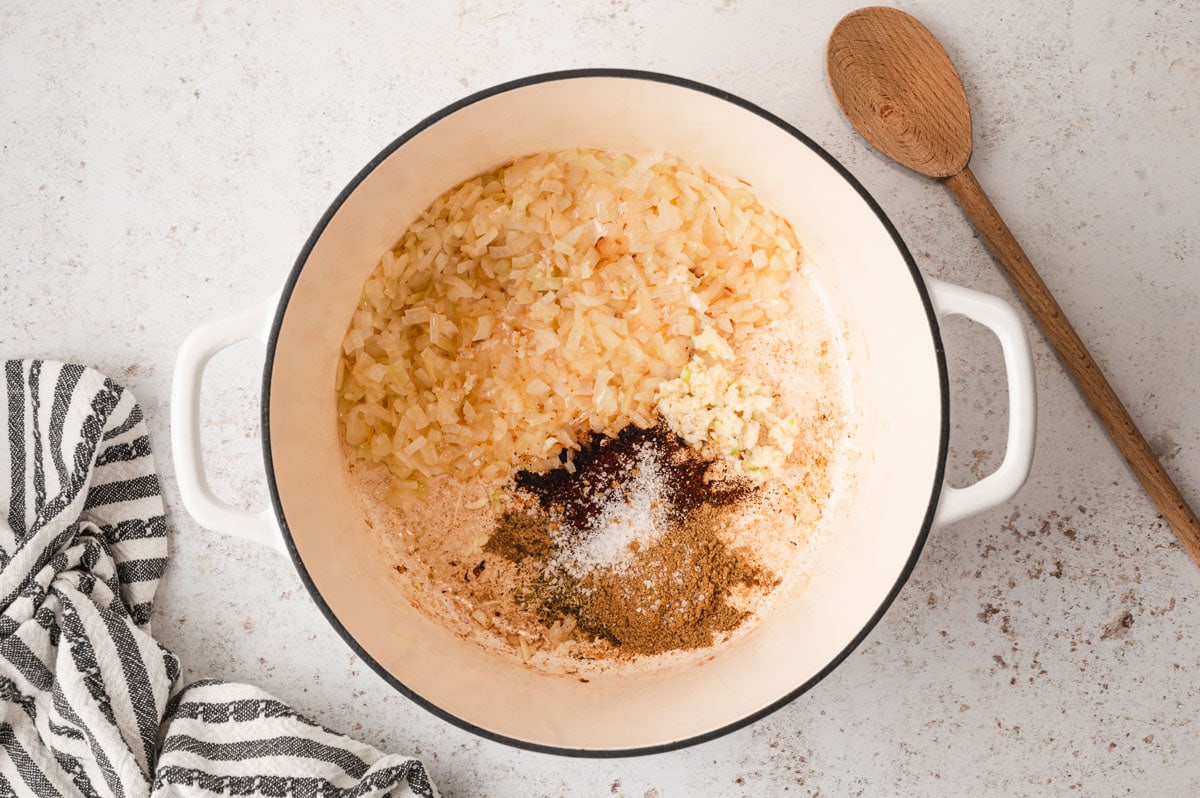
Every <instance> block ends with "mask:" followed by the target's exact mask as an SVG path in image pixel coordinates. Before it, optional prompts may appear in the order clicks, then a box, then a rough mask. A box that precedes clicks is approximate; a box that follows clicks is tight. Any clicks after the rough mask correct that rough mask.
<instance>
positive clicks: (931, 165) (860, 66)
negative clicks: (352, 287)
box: [826, 7, 1200, 564]
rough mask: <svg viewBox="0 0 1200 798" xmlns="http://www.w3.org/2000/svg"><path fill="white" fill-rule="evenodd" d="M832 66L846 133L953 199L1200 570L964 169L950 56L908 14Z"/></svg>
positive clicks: (1186, 533) (1134, 432)
mask: <svg viewBox="0 0 1200 798" xmlns="http://www.w3.org/2000/svg"><path fill="white" fill-rule="evenodd" d="M826 65H827V68H828V70H829V82H830V84H831V85H832V86H833V93H834V94H835V95H836V96H837V100H838V104H839V105H841V106H842V111H843V112H845V114H846V117H847V118H848V119H849V120H850V124H852V125H854V127H855V128H856V129H857V130H858V132H859V133H861V134H862V135H863V137H864V138H866V140H867V141H869V142H870V143H871V144H872V145H873V146H874V147H875V148H876V149H878V150H879V151H880V152H882V153H883V154H884V155H886V156H887V157H889V158H891V159H892V160H894V161H896V162H898V163H900V164H901V165H903V166H906V167H908V168H909V169H912V170H913V171H914V172H917V173H919V174H922V175H925V176H926V177H933V178H937V179H939V180H941V181H943V182H944V183H945V184H946V187H947V188H949V189H950V191H951V193H953V194H954V197H955V199H957V200H958V203H959V205H961V206H962V209H963V212H964V213H965V214H966V216H967V218H968V219H970V220H971V224H973V225H974V226H975V229H976V230H977V231H978V232H979V234H980V235H981V236H982V237H983V240H984V241H985V242H986V243H987V246H988V249H990V250H991V252H992V254H993V255H994V256H995V258H996V260H997V261H999V263H1000V265H1001V266H1002V267H1004V271H1005V272H1006V273H1007V274H1008V279H1009V280H1010V281H1011V282H1012V285H1013V288H1015V289H1016V291H1017V293H1018V294H1020V296H1021V299H1022V300H1023V301H1024V302H1025V305H1026V307H1028V308H1029V311H1030V313H1032V314H1033V317H1034V319H1035V320H1036V321H1037V323H1038V324H1039V326H1040V327H1041V328H1042V333H1043V334H1044V335H1045V336H1046V339H1047V340H1048V341H1049V342H1050V345H1051V346H1052V347H1054V351H1055V352H1057V353H1058V356H1059V358H1060V359H1061V360H1062V363H1063V365H1064V366H1066V368H1067V371H1068V372H1069V373H1070V375H1071V377H1072V379H1074V380H1075V384H1076V385H1078V386H1079V390H1080V392H1081V393H1082V394H1083V397H1084V399H1086V400H1087V402H1088V404H1089V405H1091V407H1092V410H1093V411H1094V412H1095V413H1096V416H1097V418H1099V419H1100V423H1101V424H1103V425H1104V429H1105V430H1107V432H1108V435H1109V437H1110V438H1112V440H1113V443H1115V444H1116V445H1117V448H1118V449H1119V450H1120V451H1121V454H1122V455H1124V456H1125V460H1126V461H1127V462H1128V463H1129V466H1130V468H1132V469H1133V473H1134V474H1136V475H1137V477H1138V479H1139V480H1141V483H1142V486H1143V487H1144V488H1145V489H1146V492H1147V493H1148V494H1149V495H1150V498H1151V499H1153V500H1154V503H1155V504H1156V505H1158V509H1159V511H1160V512H1161V513H1162V514H1163V517H1164V518H1165V519H1166V520H1167V523H1169V524H1170V525H1171V528H1172V529H1174V530H1175V534H1176V535H1177V536H1178V537H1179V540H1180V542H1181V543H1182V544H1183V547H1184V548H1185V549H1186V550H1187V552H1188V554H1190V555H1191V556H1192V559H1193V560H1195V561H1196V562H1197V563H1198V564H1200V521H1197V519H1196V514H1195V513H1193V512H1192V510H1191V508H1189V507H1188V505H1187V502H1186V501H1184V499H1183V496H1181V495H1180V493H1179V488H1177V487H1175V483H1173V482H1172V481H1171V478H1170V477H1169V476H1167V472H1166V471H1165V470H1163V467H1162V463H1160V462H1159V461H1158V458H1157V457H1155V455H1154V452H1153V451H1152V450H1151V449H1150V445H1149V444H1148V443H1146V439H1145V438H1144V437H1142V434H1141V432H1139V431H1138V428H1137V426H1136V425H1135V424H1134V423H1133V419H1131V418H1130V417H1129V412H1128V411H1127V410H1126V409H1125V406H1124V405H1122V404H1121V400H1120V399H1118V398H1117V395H1116V393H1114V392H1113V389H1112V387H1111V386H1110V385H1109V384H1108V381H1107V380H1106V379H1105V378H1104V374H1102V373H1101V371H1100V367H1099V366H1097V365H1096V361H1095V360H1093V359H1092V356H1091V355H1090V354H1089V353H1088V351H1087V347H1085V346H1084V345H1083V341H1081V340H1079V335H1078V334H1076V332H1075V329H1074V328H1073V327H1072V326H1071V323H1070V322H1069V321H1068V320H1067V317H1066V315H1064V314H1063V311H1062V308H1060V307H1059V306H1058V303H1057V302H1056V301H1054V297H1053V295H1051V293H1050V289H1049V288H1047V287H1046V284H1045V283H1044V282H1042V278H1041V277H1039V276H1038V273H1037V271H1036V270H1035V269H1034V268H1033V264H1032V263H1030V262H1029V258H1028V257H1027V256H1026V255H1025V252H1024V251H1023V250H1022V249H1021V245H1020V244H1018V243H1017V240H1016V239H1015V238H1013V234H1012V233H1011V232H1009V229H1008V227H1007V225H1005V224H1004V220H1003V219H1001V218H1000V214H999V213H997V211H996V209H995V207H993V206H992V203H991V201H990V200H988V198H987V195H986V194H984V193H983V189H982V188H981V187H980V186H979V183H978V182H977V181H976V180H975V175H973V174H971V170H970V169H969V168H967V162H968V161H970V159H971V112H970V109H969V108H968V107H967V95H966V92H965V91H963V86H962V81H961V80H960V79H959V77H958V72H957V71H956V70H955V69H954V64H952V63H951V62H950V57H949V56H947V55H946V51H945V50H943V49H942V46H941V45H940V44H938V41H937V39H935V38H934V37H933V34H932V33H930V32H929V31H928V30H927V29H926V28H925V26H924V25H922V24H921V23H920V22H918V21H917V20H915V19H913V18H912V17H911V16H909V15H908V14H905V13H904V12H903V11H899V10H897V9H895V8H884V7H874V8H862V9H859V10H858V11H854V12H852V13H850V14H848V15H847V16H846V17H844V18H843V19H842V21H841V22H839V23H838V24H837V26H836V27H835V28H834V29H833V33H832V35H830V37H829V50H828V53H827V59H826Z"/></svg>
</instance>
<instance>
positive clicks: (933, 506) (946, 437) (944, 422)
mask: <svg viewBox="0 0 1200 798" xmlns="http://www.w3.org/2000/svg"><path fill="white" fill-rule="evenodd" d="M575 78H623V79H633V80H646V81H653V82H657V83H665V84H669V85H672V86H677V87H680V88H684V89H690V90H692V91H698V92H702V93H704V94H708V95H711V96H713V97H717V98H719V99H721V100H725V101H726V102H729V103H732V104H734V105H736V106H739V107H740V108H743V109H745V110H747V111H750V112H751V113H754V114H756V115H758V116H759V117H761V118H763V119H765V120H766V121H768V122H770V123H771V124H773V125H775V126H777V127H779V128H780V129H782V130H784V131H786V132H787V133H789V134H790V135H791V136H793V137H794V138H795V139H797V140H798V141H799V142H801V143H802V144H804V145H805V146H806V147H808V148H809V149H811V150H812V151H813V152H815V153H816V154H817V155H819V156H820V157H821V158H822V159H823V160H824V161H825V162H826V163H828V164H829V165H830V166H831V167H833V169H834V170H835V171H837V173H838V174H839V175H841V176H842V178H843V179H845V180H846V182H848V183H849V184H850V185H851V186H852V187H853V188H854V190H855V191H857V192H858V194H859V195H860V196H861V197H862V198H863V200H864V201H865V202H866V203H867V205H868V206H870V208H871V210H872V211H874V213H875V215H876V217H877V218H878V219H879V221H880V223H881V224H882V225H883V226H884V229H886V230H887V232H888V234H889V235H890V236H891V237H892V241H893V242H894V243H895V245H896V248H897V249H898V250H899V251H900V254H901V255H902V256H903V258H904V262H905V263H906V264H907V265H908V270H909V273H910V275H911V276H912V280H913V283H914V284H915V286H916V288H917V293H918V294H919V295H920V298H921V303H922V304H923V306H924V308H925V314H926V316H927V317H928V319H929V333H930V337H931V338H932V342H933V347H934V353H935V356H936V359H937V367H938V381H939V389H940V392H941V401H942V419H941V439H940V441H939V444H938V458H937V468H936V470H935V472H934V480H933V485H932V488H931V492H930V497H929V504H928V508H927V509H926V511H925V518H924V520H923V522H922V524H921V531H920V534H919V535H917V539H916V542H915V544H914V545H913V549H912V551H911V553H910V554H909V557H908V560H907V562H906V563H905V565H904V568H903V569H902V570H901V572H900V575H899V577H898V578H897V579H896V582H895V584H894V585H893V586H892V588H891V590H889V591H888V594H887V596H885V597H884V599H883V602H882V603H881V604H880V605H879V607H878V608H877V609H876V610H875V612H874V613H873V614H872V615H871V617H870V618H869V619H868V620H867V622H866V624H864V626H863V627H862V629H861V630H860V631H859V633H858V634H857V635H855V637H854V639H853V640H851V641H850V643H849V644H847V646H846V647H845V648H844V649H842V650H841V651H840V652H839V653H838V654H837V656H835V657H834V658H833V659H832V660H830V661H829V663H828V664H827V665H826V666H825V667H824V668H822V669H821V670H820V671H819V672H818V673H817V674H815V675H814V676H813V677H812V678H810V679H808V680H807V681H805V682H804V683H803V684H801V685H800V686H798V687H797V688H796V689H794V690H792V691H791V692H789V693H788V694H787V695H785V696H783V697H781V698H779V699H777V700H776V701H773V702H771V703H770V704H768V705H767V706H765V707H762V708H760V709H758V710H756V711H754V712H751V713H750V714H748V715H746V716H745V717H743V718H741V719H739V720H736V721H734V722H732V723H727V724H726V725H724V726H721V727H719V728H717V729H713V730H711V731H707V732H704V733H703V734H698V735H695V736H692V737H687V738H684V739H681V740H672V741H670V742H666V743H660V744H658V745H648V746H641V747H636V748H620V749H576V748H563V747H559V746H551V745H542V744H539V743H533V742H529V741H527V740H521V739H518V738H515V737H508V736H506V735H503V734H498V733H496V732H493V731H490V730H488V729H484V728H482V727H480V726H476V725H475V724H473V723H471V722H470V721H467V720H464V719H463V718H460V717H458V716H456V715H453V714H451V713H450V712H447V711H446V710H444V709H442V708H441V707H438V706H437V705H435V704H433V703H432V702H430V701H428V700H426V699H425V698H423V697H421V696H420V695H418V694H417V693H416V692H415V691H413V690H412V689H411V688H409V687H408V686H407V685H405V684H404V683H402V682H401V681H400V680H399V679H397V678H396V677H395V676H393V675H392V674H391V673H390V672H389V671H388V670H387V669H386V668H384V667H383V666H382V665H381V664H380V663H379V662H377V661H376V660H375V658H374V657H372V656H371V655H370V653H368V652H367V651H366V650H365V649H364V648H363V647H362V646H361V645H359V643H358V641H357V640H355V639H354V637H353V635H351V634H350V632H349V631H348V630H347V629H346V627H345V626H343V625H342V623H341V621H340V620H339V619H338V617H337V616H336V615H335V614H334V613H333V610H332V609H331V608H330V607H329V605H328V604H326V603H325V600H324V599H323V598H322V597H321V592H320V590H319V589H318V588H317V586H316V584H315V583H314V581H313V579H312V577H311V575H310V574H309V573H308V569H307V568H305V566H304V561H303V560H302V559H301V557H300V552H299V551H298V550H297V548H296V544H295V541H294V540H293V539H292V534H291V530H290V528H289V526H288V521H287V517H286V516H285V515H284V512H283V506H282V504H281V503H280V500H279V490H278V486H277V484H276V482H275V470H274V463H273V461H272V457H271V423H270V422H271V371H272V368H273V365H274V361H275V347H276V343H277V342H278V340H279V329H280V326H281V325H282V323H283V317H284V314H285V313H286V311H287V305H288V301H289V300H290V299H291V295H292V290H293V288H294V287H295V285H296V280H297V279H298V278H299V277H300V273H301V271H303V269H304V265H305V263H306V262H307V261H308V256H309V254H310V253H311V252H312V249H313V247H314V246H315V245H316V243H317V240H318V239H320V237H321V235H322V233H324V231H325V228H326V226H328V224H329V221H330V220H331V219H332V218H333V216H334V214H336V213H337V211H338V209H339V208H341V206H342V204H343V203H344V202H345V201H346V198H347V197H349V196H350V194H351V193H353V192H354V190H355V189H356V188H357V187H358V185H359V184H360V183H361V182H362V181H363V180H364V179H366V177H367V175H369V174H370V173H371V172H372V171H374V169H375V167H377V166H378V165H379V164H380V163H381V162H382V161H383V160H384V159H385V158H387V157H388V156H389V155H391V154H392V153H393V152H395V151H396V150H397V149H399V148H400V147H401V146H403V145H404V144H405V142H407V141H409V140H410V139H411V138H413V137H414V136H416V135H417V134H418V133H420V132H421V131H423V130H425V129H426V128H428V127H430V126H431V125H433V124H434V123H435V122H437V121H439V120H441V119H443V118H445V117H447V116H449V115H450V114H453V113H454V112H456V111H458V110H461V109H462V108H465V107H467V106H469V105H472V104H474V103H477V102H479V101H480V100H484V99H487V98H488V97H493V96H495V95H497V94H502V93H504V92H507V91H512V90H514V89H521V88H524V87H527V86H532V85H535V84H539V83H547V82H551V81H557V80H571V79H575ZM949 441H950V387H949V379H948V377H947V372H946V357H945V352H944V350H943V348H942V338H941V333H940V331H939V325H938V320H937V314H936V312H935V311H934V308H933V303H932V301H931V300H930V298H929V293H928V291H927V290H926V287H925V281H924V279H923V278H922V276H921V273H920V271H919V270H918V269H917V264H916V262H915V261H914V260H913V257H912V254H911V253H910V252H909V251H908V247H907V246H905V244H904V241H903V240H902V239H901V238H900V234H899V233H898V232H897V231H896V228H895V226H893V225H892V223H891V221H890V220H889V219H888V217H887V215H886V214H885V213H884V212H883V209H882V208H881V207H880V206H879V203H877V202H876V201H875V198H874V197H872V196H871V195H870V194H869V193H868V192H867V190H866V189H865V188H863V186H862V184H861V183H859V182H858V180H856V179H855V178H854V176H853V175H852V174H850V172H849V170H847V169H846V167H844V166H843V165H842V164H841V163H840V162H839V161H838V160H837V159H835V158H834V157H833V156H832V155H830V154H829V153H827V152H826V151H825V150H824V149H822V148H821V147H820V146H819V145H818V144H817V143H816V142H814V141H813V140H812V139H810V138H809V137H808V136H806V135H804V134H803V133H801V132H800V131H799V130H798V129H796V128H795V127H794V126H792V125H790V124H788V123H787V122H785V121H784V120H782V119H780V118H779V117H777V116H775V115H774V114H772V113H770V112H769V111H766V110H764V109H762V108H760V107H758V106H757V105H755V104H753V103H751V102H749V101H747V100H743V99H742V98H741V97H738V96H736V95H733V94H730V93H729V92H727V91H722V90H721V89H717V88H714V87H712V86H709V85H707V84H704V83H699V82H697V81H693V80H688V79H686V78H679V77H675V76H673V75H666V74H662V73H659V72H647V71H641V70H634V69H611V68H593V69H571V70H564V71H558V72H543V73H539V74H536V75H531V76H529V77H525V78H520V79H518V80H512V81H508V82H507V83H501V84H499V85H497V86H493V87H491V88H488V89H484V90H482V91H479V92H476V93H474V94H472V95H470V96H468V97H465V98H463V99H461V100H459V101H457V102H455V103H452V104H450V105H448V106H446V107H445V108H443V109H441V110H440V111H437V112H436V113H434V114H432V115H430V116H428V117H426V118H425V119H423V120H421V121H420V122H418V123H417V124H416V125H414V126H413V127H412V128H410V129H409V130H408V131H407V132H405V133H404V134H403V135H401V136H400V137H399V138H397V139H396V140H395V141H393V142H392V143H391V144H389V145H388V146H387V147H385V148H384V149H383V150H382V151H381V152H380V153H379V154H378V155H376V156H375V157H374V158H373V159H371V161H370V163H368V164H367V165H366V166H364V167H363V168H362V170H360V171H359V173H358V174H357V175H355V176H354V179H353V180H351V181H350V182H349V184H347V186H346V187H345V188H344V189H342V191H341V193H340V194H338V196H337V198H336V199H335V200H334V201H333V203H332V204H331V205H330V206H329V209H328V210H326V211H325V214H324V215H323V216H322V217H321V220H320V221H319V222H318V223H317V225H316V227H315V228H314V229H313V232H312V234H311V235H310V236H309V238H308V240H307V241H306V242H305V244H304V247H303V249H301V250H300V255H299V257H297V259H296V263H295V265H294V266H293V267H292V271H291V273H290V274H289V275H288V278H287V282H286V283H285V284H284V286H283V291H282V293H281V294H280V299H279V305H278V308H277V309H276V312H275V319H274V321H273V322H272V324H271V333H270V336H269V337H268V339H267V356H266V363H265V365H264V368H263V389H262V445H263V460H264V464H265V466H266V474H267V484H268V487H269V491H270V495H271V505H272V507H273V508H274V510H275V516H276V519H277V520H278V521H279V527H280V529H281V530H282V532H283V539H284V541H285V543H286V546H287V551H288V554H289V555H290V556H291V558H292V563H293V564H294V565H295V567H296V571H297V572H298V573H299V574H300V579H301V581H302V582H303V583H304V586H305V588H306V589H307V590H308V592H309V594H310V595H311V596H312V598H313V601H314V602H315V603H316V605H317V606H318V607H319V608H320V610H321V613H322V614H323V615H324V616H325V618H326V620H327V621H329V623H330V624H331V625H332V626H333V628H334V629H336V630H337V632H338V634H339V635H341V637H342V639H343V640H345V641H346V644H347V645H349V646H350V648H351V649H353V651H354V653H355V654H357V655H358V656H359V657H360V658H361V659H362V660H363V662H365V663H367V665H369V666H370V667H371V669H372V670H374V671H375V672H376V673H378V674H379V675H380V676H381V677H382V678H383V679H384V680H385V681H386V682H387V683H388V684H390V685H391V686H392V687H393V688H395V689H396V690H398V691H399V692H400V693H401V694H403V695H404V696H405V697H406V698H408V699H409V700H411V701H413V702H414V703H416V704H417V705H419V706H421V707H423V708H424V709H426V710H428V711H429V712H431V713H433V714H434V715H436V716H437V717H439V718H441V719H442V720H445V721H448V722H449V723H452V724H454V725H455V726H457V727H459V728H460V729H463V730H465V731H468V732H470V733H472V734H475V735H478V736H479V737H483V738H485V739H488V740H492V741H495V742H498V743H504V744H505V745H510V746H513V747H515V748H520V749H524V750H527V751H535V752H538V753H545V754H558V755H564V756H574V757H586V758H613V757H628V756H642V755H647V754H661V753H666V752H668V751H676V750H679V749H681V748H687V747H690V746H693V745H698V744H700V743H704V742H708V741H709V740H714V739H716V738H718V737H722V736H724V735H726V734H729V733H730V732H734V731H737V730H738V729H741V728H743V727H745V726H748V725H749V724H751V723H753V722H755V721H757V720H759V719H761V718H764V717H766V716H767V715H770V714H771V713H772V712H774V711H775V710H777V709H779V708H780V707H782V706H784V705H785V704H789V703H791V702H792V701H793V700H795V699H796V698H797V697H799V696H800V695H802V694H804V693H806V692H808V691H809V690H811V689H812V688H813V687H814V686H815V685H816V684H817V683H819V682H820V681H821V680H822V679H824V678H825V677H826V676H828V675H829V674H830V673H831V672H832V671H833V669H834V668H836V667H837V666H838V665H840V664H841V663H842V662H843V661H844V660H845V659H846V657H848V656H849V655H850V653H851V652H852V651H854V649H855V648H857V647H858V646H859V644H861V643H862V642H863V640H865V639H866V637H867V635H869V634H870V632H871V630H872V629H874V628H875V625H876V624H878V623H879V620H880V618H882V617H883V615H884V613H885V612H887V610H888V608H889V607H890V606H891V605H892V602H893V601H895V599H896V596H897V595H898V594H899V593H900V589H901V588H902V587H904V584H905V583H906V582H907V581H908V578H909V576H910V575H911V574H912V571H913V568H915V567H916V564H917V560H918V558H919V557H920V555H921V550H922V549H923V548H924V546H925V541H926V539H927V538H928V537H929V532H930V530H931V529H932V527H933V519H934V513H935V512H936V510H937V502H938V496H939V494H940V492H941V486H942V482H943V480H944V478H945V471H946V456H947V451H948V448H949Z"/></svg>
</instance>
